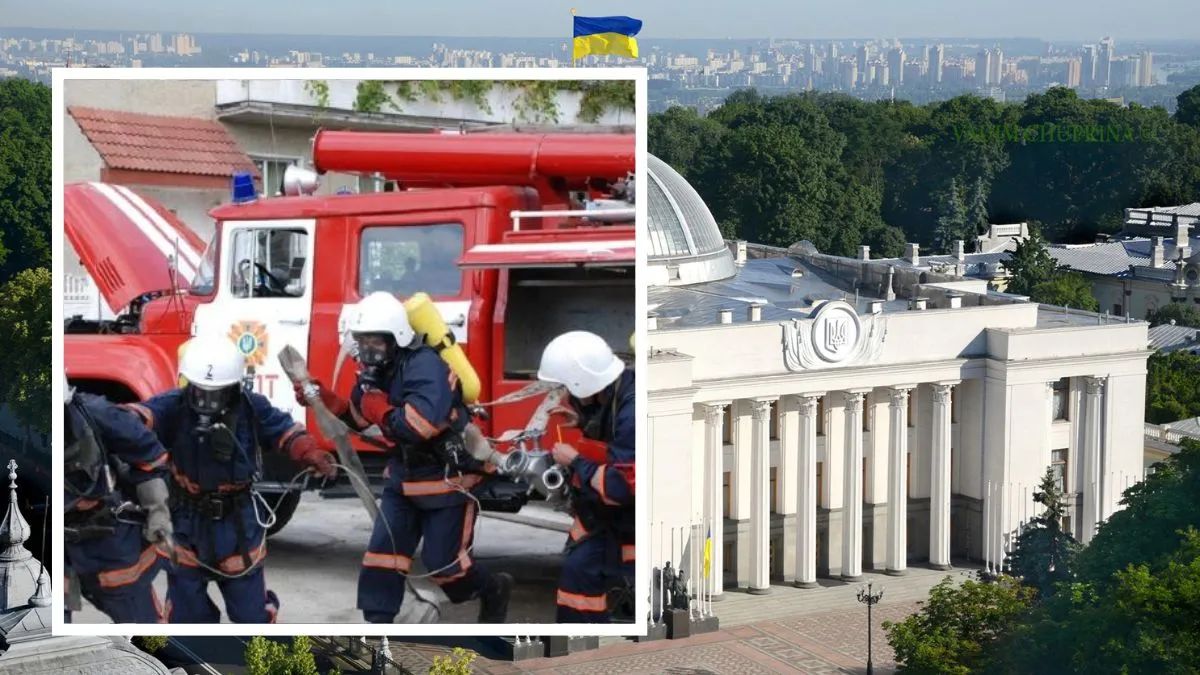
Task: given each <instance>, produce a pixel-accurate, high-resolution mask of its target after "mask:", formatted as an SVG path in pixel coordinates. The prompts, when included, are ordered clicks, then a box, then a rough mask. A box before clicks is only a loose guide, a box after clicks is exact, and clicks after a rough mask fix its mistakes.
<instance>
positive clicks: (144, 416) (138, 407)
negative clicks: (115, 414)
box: [120, 403, 154, 431]
mask: <svg viewBox="0 0 1200 675" xmlns="http://www.w3.org/2000/svg"><path fill="white" fill-rule="evenodd" d="M120 407H122V408H125V409H126V410H128V411H130V412H132V413H133V414H135V415H137V416H138V417H140V418H141V420H142V424H144V425H146V428H147V429H149V430H150V431H154V413H153V412H151V411H150V409H149V408H147V407H146V406H144V405H142V404H140V403H123V404H121V405H120Z"/></svg>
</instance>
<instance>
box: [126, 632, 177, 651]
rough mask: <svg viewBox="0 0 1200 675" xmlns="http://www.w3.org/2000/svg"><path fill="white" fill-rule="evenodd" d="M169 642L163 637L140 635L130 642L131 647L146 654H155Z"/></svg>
mask: <svg viewBox="0 0 1200 675" xmlns="http://www.w3.org/2000/svg"><path fill="white" fill-rule="evenodd" d="M169 641H170V638H168V637H167V636H165V635H141V636H138V637H135V638H133V639H132V640H130V642H132V643H133V646H135V647H137V648H138V649H140V650H142V651H144V652H146V653H147V654H154V653H157V652H158V651H159V650H161V649H162V648H163V647H166V646H167V642H169Z"/></svg>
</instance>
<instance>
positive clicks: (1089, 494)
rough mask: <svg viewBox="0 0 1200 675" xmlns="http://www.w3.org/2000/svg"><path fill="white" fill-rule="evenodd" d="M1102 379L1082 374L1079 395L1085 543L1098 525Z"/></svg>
mask: <svg viewBox="0 0 1200 675" xmlns="http://www.w3.org/2000/svg"><path fill="white" fill-rule="evenodd" d="M1103 395H1104V378H1100V377H1085V378H1084V395H1083V424H1084V427H1083V486H1082V487H1083V490H1082V492H1083V523H1082V526H1083V528H1082V532H1081V534H1082V541H1083V543H1085V544H1086V543H1088V542H1089V541H1091V540H1092V536H1093V535H1095V534H1096V527H1097V526H1099V524H1100V519H1101V517H1102V516H1101V512H1100V486H1101V475H1100V434H1101V431H1102V430H1101V428H1100V423H1101V419H1100V414H1101V413H1100V399H1101V397H1102V396H1103Z"/></svg>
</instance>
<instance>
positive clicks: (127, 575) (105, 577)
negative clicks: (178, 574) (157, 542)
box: [98, 547, 158, 588]
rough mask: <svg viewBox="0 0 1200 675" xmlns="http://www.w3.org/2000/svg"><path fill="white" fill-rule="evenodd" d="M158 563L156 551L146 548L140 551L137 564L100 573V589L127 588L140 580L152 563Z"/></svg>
mask: <svg viewBox="0 0 1200 675" xmlns="http://www.w3.org/2000/svg"><path fill="white" fill-rule="evenodd" d="M157 561H158V551H157V550H156V549H155V548H153V547H147V548H146V549H145V550H143V551H142V555H141V556H140V557H138V560H137V562H135V563H134V564H132V565H130V566H129V567H122V568H121V569H117V570H108V571H106V572H101V573H100V574H99V575H98V577H99V579H100V587H101V588H120V587H121V586H128V585H129V584H132V583H134V582H136V581H137V580H138V579H141V578H142V575H143V574H145V573H146V572H147V571H148V570H149V569H150V568H151V567H153V566H154V563H156V562H157Z"/></svg>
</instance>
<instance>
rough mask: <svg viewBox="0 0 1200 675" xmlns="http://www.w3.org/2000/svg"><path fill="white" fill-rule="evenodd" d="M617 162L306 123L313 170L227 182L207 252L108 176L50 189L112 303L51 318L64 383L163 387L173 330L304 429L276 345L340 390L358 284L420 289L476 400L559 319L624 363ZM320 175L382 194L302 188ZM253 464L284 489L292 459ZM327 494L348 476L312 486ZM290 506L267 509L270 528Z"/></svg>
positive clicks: (625, 144) (628, 283) (629, 302)
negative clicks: (364, 180)
mask: <svg viewBox="0 0 1200 675" xmlns="http://www.w3.org/2000/svg"><path fill="white" fill-rule="evenodd" d="M633 156H634V144H633V137H632V136H631V135H618V134H536V135H535V134H478V135H442V134H388V133H365V132H340V131H320V132H318V134H317V136H316V138H315V139H314V144H313V163H314V166H315V172H308V171H305V170H302V169H298V170H296V171H295V172H294V173H291V177H290V178H289V179H288V180H286V181H285V182H286V183H288V185H287V192H288V193H289V194H288V196H280V197H274V198H262V197H258V196H257V195H254V194H253V188H252V184H251V189H250V190H249V191H248V192H246V191H243V192H242V194H241V195H238V194H236V193H237V192H238V190H237V188H236V187H235V200H234V202H233V203H230V204H226V205H223V206H220V207H217V208H216V209H214V210H213V211H211V213H210V215H211V216H212V217H213V218H214V219H215V220H216V229H215V235H214V237H213V239H212V241H210V242H208V244H207V245H206V246H205V245H202V244H201V243H200V240H199V238H198V237H196V235H195V234H194V233H192V232H191V231H190V230H189V229H188V228H187V227H186V226H185V225H183V224H182V223H180V222H179V221H178V220H177V219H175V218H174V217H173V216H172V215H171V214H170V213H169V212H168V211H166V210H165V209H163V208H162V207H161V206H160V205H157V204H154V203H153V202H151V201H149V200H147V199H145V198H143V197H141V196H139V195H137V194H136V193H134V192H133V191H131V190H128V189H127V188H123V187H118V186H110V185H104V184H94V183H93V184H80V185H71V186H68V187H67V189H66V200H65V206H66V208H65V214H66V218H65V220H66V227H67V233H68V236H69V238H70V240H71V242H72V244H73V245H74V246H75V249H76V251H77V252H79V254H80V256H81V258H82V259H83V262H84V265H85V266H86V267H87V269H88V270H89V272H90V274H91V275H92V277H93V279H94V280H95V282H96V284H97V286H98V287H99V288H100V290H101V292H102V293H103V294H104V296H105V297H106V299H107V300H108V301H109V304H110V306H114V307H116V306H120V307H128V309H127V311H126V312H125V313H124V314H122V315H121V316H119V317H118V318H117V319H116V320H115V321H112V322H100V323H96V322H90V321H82V320H79V319H77V318H76V319H73V318H68V319H67V330H66V355H65V358H66V361H65V362H66V369H67V373H68V377H69V379H71V380H72V382H73V383H74V384H75V385H76V386H79V387H80V388H81V389H84V390H93V391H97V392H99V393H102V394H105V395H108V396H109V397H110V398H114V399H117V400H122V399H125V400H129V399H135V398H145V397H148V396H151V395H154V394H157V393H160V392H162V391H164V390H166V389H168V388H170V387H173V386H177V384H176V376H175V368H176V363H177V359H178V353H179V348H180V346H181V345H182V344H183V343H184V342H185V341H186V340H187V339H188V338H190V337H191V336H193V335H199V334H213V333H218V334H224V335H228V336H229V338H230V340H232V341H233V342H234V343H235V344H236V345H237V346H238V347H239V349H240V350H241V351H242V353H243V354H245V355H246V359H247V364H248V366H249V368H250V373H251V374H250V375H249V377H250V378H252V381H251V382H250V386H251V387H252V388H253V389H254V390H255V391H257V392H259V393H261V394H262V395H264V396H266V397H267V398H269V399H270V400H271V402H272V403H273V404H274V405H275V406H276V407H278V408H280V409H281V410H284V411H288V412H290V413H291V414H292V415H293V416H294V417H295V418H296V419H297V420H298V421H301V422H304V423H306V426H307V427H308V429H309V431H310V432H311V433H313V434H314V435H316V436H317V437H318V438H319V439H321V436H320V432H319V430H318V429H317V426H316V424H315V421H314V419H313V416H312V413H311V411H306V409H305V408H302V407H300V406H299V405H298V404H297V403H296V400H295V396H294V394H293V389H292V384H291V382H290V381H289V380H288V378H287V376H286V375H285V374H284V372H283V369H282V367H281V366H280V363H279V360H278V354H279V352H280V350H281V349H282V348H283V347H284V346H286V345H290V346H292V347H293V348H295V349H296V350H298V351H299V352H300V353H301V354H302V355H304V356H305V357H306V359H307V360H308V365H309V371H310V372H311V374H312V375H313V377H315V378H317V379H319V380H321V381H322V382H323V383H324V384H325V385H326V386H328V387H331V388H333V389H334V390H335V391H337V392H339V393H342V394H343V395H345V394H346V393H348V392H349V390H350V389H351V387H352V386H353V382H354V379H355V377H356V368H355V365H354V362H353V360H352V358H351V357H350V354H349V350H348V347H349V345H348V343H347V341H346V340H345V335H344V329H345V325H344V316H343V315H344V313H345V312H346V309H347V307H349V306H351V305H353V304H354V303H356V302H357V301H358V300H360V299H361V298H362V297H364V296H365V295H367V294H369V293H372V292H375V291H386V292H389V293H393V294H395V295H397V296H398V297H400V298H401V299H404V298H407V297H409V296H411V295H413V294H415V293H418V292H425V293H428V294H429V295H430V296H431V297H432V299H433V300H434V301H435V303H436V304H437V307H438V309H439V311H440V313H441V315H442V317H443V319H444V320H445V322H446V324H447V326H448V327H449V328H450V330H451V331H452V332H453V335H454V339H455V341H456V342H458V343H459V344H461V345H463V348H464V349H465V351H466V354H467V356H468V359H469V360H470V362H471V364H472V366H473V367H474V369H475V371H476V373H477V374H478V376H479V378H480V381H481V385H482V387H481V394H480V400H481V401H491V400H494V399H496V398H499V397H500V396H503V395H504V394H507V393H510V392H513V391H516V390H518V389H520V388H521V387H524V386H526V385H527V384H529V383H530V381H532V380H533V379H534V377H535V373H536V370H537V366H538V361H539V359H540V356H541V350H542V348H543V347H544V345H545V344H546V343H547V342H549V340H550V339H552V338H553V337H554V336H555V335H557V334H559V333H561V332H564V331H568V330H577V329H582V330H590V331H592V332H595V333H597V334H599V335H601V336H604V337H605V338H606V339H607V340H608V341H609V343H610V344H611V345H612V346H613V348H614V350H615V351H617V352H618V353H621V354H624V355H626V356H628V357H629V358H630V359H631V358H632V353H631V352H632V349H631V346H630V340H631V335H632V333H633V330H634V320H633V314H634V298H635V296H634V293H635V285H634V278H635V275H634V260H635V255H634V252H635V244H634V241H635V236H634V228H633V203H632V201H633V194H634V189H633V188H634V181H633V171H634V161H633ZM326 171H341V172H360V173H365V174H370V175H375V176H380V177H383V178H384V179H386V180H388V181H390V182H391V183H389V184H391V185H395V186H396V187H397V189H396V190H393V191H385V192H378V193H371V194H338V195H326V196H317V195H314V194H310V193H311V192H312V191H313V190H314V189H315V185H316V181H315V178H316V175H317V174H318V173H323V172H326ZM310 174H311V175H310ZM236 183H237V179H235V185H236ZM118 303H119V304H118ZM537 403H538V401H537V400H528V401H522V402H519V403H514V404H508V405H503V406H496V407H494V408H490V409H488V415H487V416H486V417H482V418H480V419H479V420H478V421H477V423H478V424H479V425H480V426H482V427H483V429H484V433H485V434H489V435H493V436H494V435H498V434H499V433H500V432H502V431H504V430H507V429H521V428H524V426H525V424H526V421H527V420H528V418H529V416H530V414H531V413H532V411H533V408H534V407H536V405H537ZM563 435H564V437H569V436H570V435H571V434H570V431H569V430H563ZM321 440H322V442H323V443H324V444H325V445H326V447H328V448H330V449H332V443H331V442H329V441H328V440H327V439H321ZM355 447H356V449H357V450H358V451H359V454H360V457H361V458H362V459H363V462H364V465H365V466H366V467H367V469H368V473H372V474H374V473H376V472H377V471H378V470H381V469H382V466H383V464H384V461H385V460H386V458H385V457H384V456H383V455H382V453H381V452H380V451H379V450H378V448H376V447H375V446H373V445H370V444H369V443H365V442H362V441H361V440H358V439H356V440H355ZM263 458H264V475H263V480H262V482H261V483H260V485H259V486H258V487H259V489H260V491H263V492H268V493H269V492H275V493H278V494H281V495H283V494H284V493H286V492H287V488H288V485H287V482H288V481H290V479H291V477H292V476H293V475H295V474H296V472H297V467H295V466H292V465H291V463H290V462H289V461H288V460H287V459H286V458H284V457H281V456H278V455H276V454H274V453H270V452H264V453H263ZM338 490H341V491H343V492H347V493H348V491H349V486H348V485H346V484H342V485H340V486H338V487H334V488H331V489H330V490H327V493H336V492H337V491H338ZM297 502H298V495H296V494H288V495H287V496H286V497H284V498H283V499H282V500H281V501H280V502H279V503H280V504H281V509H280V511H281V512H280V513H279V514H278V516H279V518H278V520H279V522H280V523H281V524H280V525H278V526H277V528H276V529H278V528H279V527H282V523H283V522H285V521H286V518H287V517H290V515H291V511H292V510H294V508H295V504H296V503H297ZM289 507H290V508H289Z"/></svg>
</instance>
